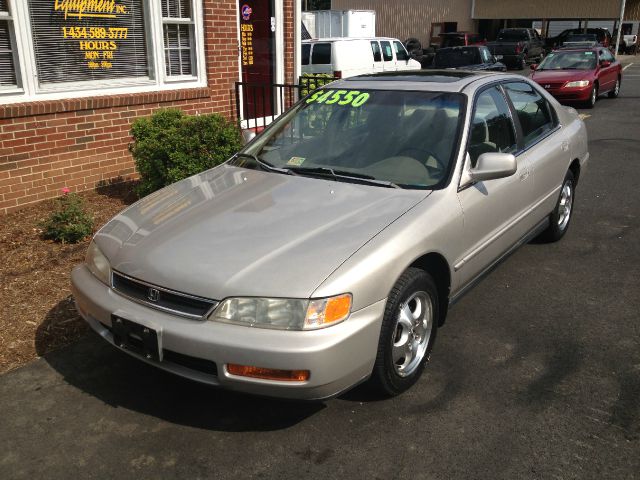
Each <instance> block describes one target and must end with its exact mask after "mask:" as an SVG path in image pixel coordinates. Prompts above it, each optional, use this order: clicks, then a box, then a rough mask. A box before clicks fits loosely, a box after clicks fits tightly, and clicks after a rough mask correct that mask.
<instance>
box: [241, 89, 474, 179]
mask: <svg viewBox="0 0 640 480" xmlns="http://www.w3.org/2000/svg"><path fill="white" fill-rule="evenodd" d="M464 99H465V97H464V96H463V95H462V94H459V93H442V92H409V91H381V90H370V91H358V90H337V89H333V90H331V89H321V90H317V91H315V92H314V93H313V94H312V95H311V96H310V97H309V98H307V99H306V100H304V101H302V102H300V103H298V104H297V105H296V106H294V107H293V109H291V110H290V111H289V112H288V113H286V114H285V115H283V116H282V117H281V118H280V119H278V120H277V121H276V123H275V124H274V125H273V126H272V127H271V128H269V129H268V130H267V131H265V132H264V134H262V135H261V136H260V137H259V138H257V139H256V140H255V141H254V142H252V143H251V144H250V145H249V146H248V147H247V148H246V149H245V151H244V152H243V155H242V156H239V157H237V158H236V159H234V160H232V162H233V163H235V164H236V165H241V166H244V167H247V168H261V167H262V168H264V169H269V170H272V171H278V172H280V173H289V174H298V175H309V176H317V177H329V178H331V179H333V180H338V181H353V182H354V183H370V184H373V185H376V184H379V185H381V186H382V185H383V184H384V183H387V185H386V186H394V187H395V186H400V187H403V188H440V187H441V186H443V185H444V184H445V183H446V182H447V179H448V177H449V171H450V169H451V168H452V164H453V162H454V154H455V151H456V146H457V144H458V136H459V132H460V128H461V123H462V118H463V105H464ZM251 156H255V157H254V159H255V161H252V160H251V158H250V157H251ZM265 167H267V168H265ZM357 179H360V181H358V180H357ZM376 182H377V183H376Z"/></svg>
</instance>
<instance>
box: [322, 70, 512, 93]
mask: <svg viewBox="0 0 640 480" xmlns="http://www.w3.org/2000/svg"><path fill="white" fill-rule="evenodd" d="M504 76H507V77H513V78H515V79H523V77H521V76H519V75H506V74H503V73H498V72H475V71H468V70H412V71H402V72H382V73H372V74H365V75H358V76H355V77H348V78H345V79H342V80H337V81H335V82H332V83H331V84H330V85H331V88H347V89H366V90H411V91H427V92H461V91H462V90H464V89H465V88H466V87H467V86H469V85H470V84H471V83H474V82H477V81H479V80H491V79H494V78H495V79H497V78H500V77H504ZM482 83H485V82H482Z"/></svg>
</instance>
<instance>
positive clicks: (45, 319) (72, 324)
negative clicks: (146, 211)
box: [0, 183, 137, 373]
mask: <svg viewBox="0 0 640 480" xmlns="http://www.w3.org/2000/svg"><path fill="white" fill-rule="evenodd" d="M133 187H134V185H133V184H132V183H119V184H116V185H109V186H105V187H100V188H98V189H97V190H95V191H90V192H83V193H80V194H79V195H80V197H82V198H83V199H84V201H85V205H86V209H87V211H88V212H90V213H91V214H92V215H93V217H94V219H95V229H96V230H97V229H98V228H100V227H101V226H102V225H104V223H106V222H107V221H108V220H109V219H110V218H111V217H113V216H114V215H115V214H116V213H118V212H119V211H120V210H122V209H123V208H124V207H125V206H127V205H129V204H131V203H133V202H134V201H135V200H136V199H137V197H136V194H135V193H134V188H133ZM54 207H55V201H53V200H49V201H44V202H41V203H38V204H36V205H33V206H29V207H27V208H25V209H22V210H19V211H17V212H14V213H11V214H9V215H5V216H0V312H1V313H2V314H1V316H0V373H4V372H6V371H9V370H11V369H14V368H16V367H19V366H21V365H24V364H25V363H27V362H28V361H30V360H32V359H34V358H36V357H39V356H42V355H44V354H45V353H47V352H50V351H52V350H55V349H57V348H60V347H63V346H65V345H68V344H70V343H73V342H75V341H76V340H77V339H78V338H80V336H82V335H83V333H85V332H86V331H87V326H86V325H85V323H84V321H83V320H82V319H81V318H80V317H79V315H78V313H77V312H76V309H75V306H74V304H73V298H72V297H71V288H70V275H71V269H72V268H73V267H74V266H75V265H78V264H80V263H82V262H83V261H84V256H85V253H86V251H87V247H88V245H89V241H90V238H87V239H85V240H84V241H82V242H81V243H78V244H75V245H70V244H66V245H63V244H59V243H55V242H53V241H50V240H43V239H42V238H41V236H40V228H39V224H40V222H42V220H44V219H45V218H47V217H48V216H49V214H50V213H51V212H52V211H53V210H54Z"/></svg>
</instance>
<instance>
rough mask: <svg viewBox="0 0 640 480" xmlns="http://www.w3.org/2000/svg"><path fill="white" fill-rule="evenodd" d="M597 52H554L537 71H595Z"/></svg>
mask: <svg viewBox="0 0 640 480" xmlns="http://www.w3.org/2000/svg"><path fill="white" fill-rule="evenodd" d="M594 68H596V54H595V52H591V51H589V52H553V53H550V54H549V55H547V56H546V58H545V59H544V60H543V61H542V63H541V64H540V65H539V66H538V68H537V70H593V69H594Z"/></svg>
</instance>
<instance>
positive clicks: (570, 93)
mask: <svg viewBox="0 0 640 480" xmlns="http://www.w3.org/2000/svg"><path fill="white" fill-rule="evenodd" d="M541 85H543V84H541ZM592 88H593V85H588V86H586V87H569V88H567V87H562V88H556V89H551V88H549V89H546V90H547V92H549V93H550V94H551V95H553V97H554V98H555V99H556V100H558V101H559V102H562V103H577V102H580V103H582V102H586V101H588V100H589V98H590V97H591V89H592Z"/></svg>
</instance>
